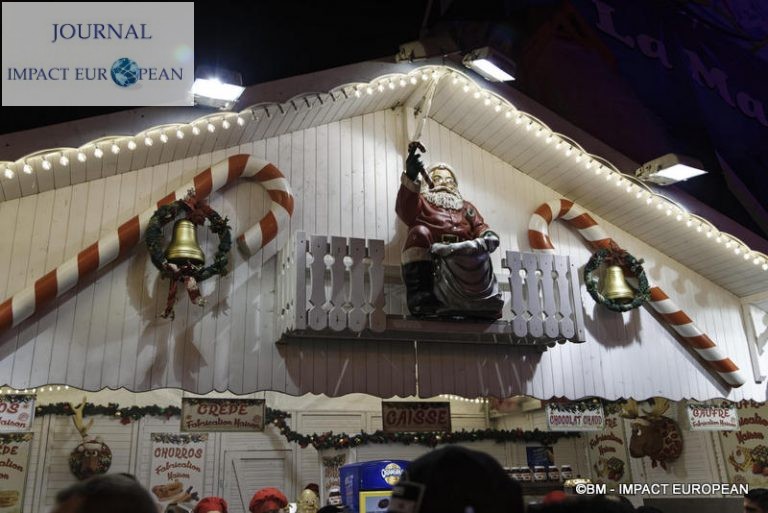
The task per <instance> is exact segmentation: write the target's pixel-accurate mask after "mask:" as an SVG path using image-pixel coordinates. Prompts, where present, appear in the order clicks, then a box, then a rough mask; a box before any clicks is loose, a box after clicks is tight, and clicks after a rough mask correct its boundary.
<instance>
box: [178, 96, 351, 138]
mask: <svg viewBox="0 0 768 513" xmlns="http://www.w3.org/2000/svg"><path fill="white" fill-rule="evenodd" d="M355 92H356V93H358V96H360V94H359V93H360V91H358V90H357V89H355ZM192 135H200V129H199V128H198V127H197V125H195V126H193V127H192Z"/></svg>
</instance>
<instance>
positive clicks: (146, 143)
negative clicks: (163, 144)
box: [144, 136, 155, 146]
mask: <svg viewBox="0 0 768 513" xmlns="http://www.w3.org/2000/svg"><path fill="white" fill-rule="evenodd" d="M153 144H155V141H153V140H152V138H151V137H150V136H146V137H145V138H144V146H152V145H153Z"/></svg>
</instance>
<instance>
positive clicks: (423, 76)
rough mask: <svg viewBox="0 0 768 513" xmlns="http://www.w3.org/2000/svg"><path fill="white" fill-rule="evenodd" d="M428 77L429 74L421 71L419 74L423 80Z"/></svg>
mask: <svg viewBox="0 0 768 513" xmlns="http://www.w3.org/2000/svg"><path fill="white" fill-rule="evenodd" d="M428 78H429V75H427V74H426V73H422V74H421V79H422V80H423V81H425V82H426V81H427V79H428Z"/></svg>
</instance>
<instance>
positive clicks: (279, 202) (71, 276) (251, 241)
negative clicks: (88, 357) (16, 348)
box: [0, 155, 293, 335]
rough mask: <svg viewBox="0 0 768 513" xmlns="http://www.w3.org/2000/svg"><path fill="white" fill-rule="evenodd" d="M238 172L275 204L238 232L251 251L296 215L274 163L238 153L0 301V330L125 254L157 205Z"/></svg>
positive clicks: (201, 191)
mask: <svg viewBox="0 0 768 513" xmlns="http://www.w3.org/2000/svg"><path fill="white" fill-rule="evenodd" d="M239 178H253V179H254V180H256V181H257V182H258V183H260V184H261V185H262V186H263V187H264V188H265V189H266V190H267V192H268V193H269V197H270V198H271V199H272V204H271V206H270V208H269V212H267V214H266V215H265V216H264V217H263V218H261V220H260V221H259V222H258V223H256V224H255V225H254V226H252V227H250V228H249V229H247V230H246V231H245V232H244V233H243V234H242V235H240V236H239V237H238V238H237V242H238V245H239V246H240V248H241V249H242V250H243V251H244V252H245V253H246V254H247V255H248V256H251V255H253V254H254V253H256V252H257V251H259V250H260V249H261V248H262V247H264V245H266V244H267V243H268V242H270V241H271V240H273V239H274V238H275V237H277V234H278V232H280V231H281V230H284V229H286V228H287V227H288V221H289V220H290V217H291V215H293V194H292V193H291V189H290V185H289V184H288V180H286V179H285V177H284V176H283V174H282V173H281V172H280V170H279V169H277V168H276V167H275V166H274V165H272V164H270V163H269V162H267V161H265V160H261V159H257V158H255V157H252V156H250V155H234V156H232V157H229V158H228V159H226V160H222V161H221V162H218V163H217V164H214V165H213V166H211V167H209V168H208V169H206V170H204V171H202V172H201V173H199V174H198V175H197V176H195V177H194V179H193V180H192V181H191V182H188V183H186V184H184V185H183V186H181V187H180V188H178V189H177V190H176V191H174V192H172V193H170V194H168V195H167V196H165V197H164V198H162V199H161V200H160V201H158V202H157V204H156V206H155V207H151V208H149V209H147V210H145V211H144V212H142V213H141V214H139V215H137V216H134V217H132V218H131V219H129V220H128V221H126V222H124V223H123V224H121V225H120V226H119V227H118V228H117V230H115V231H113V232H112V233H110V234H108V235H106V236H104V237H103V238H101V239H99V240H98V241H97V242H94V243H93V244H91V245H90V246H88V247H87V248H85V249H84V250H82V251H80V253H78V254H77V256H75V257H72V258H70V259H69V260H67V261H66V262H64V263H63V264H61V265H60V266H59V267H57V268H56V269H54V270H52V271H50V272H49V273H48V274H46V275H45V276H43V277H42V278H39V279H38V280H37V281H35V283H34V285H31V286H29V287H27V288H25V289H24V290H22V291H20V292H17V293H16V294H15V295H13V296H12V297H10V298H9V299H6V300H5V301H4V302H3V303H2V304H0V335H1V334H3V333H4V332H5V331H6V330H8V329H10V328H12V327H14V326H17V325H18V324H19V323H21V322H22V321H23V320H25V319H27V318H29V317H30V316H31V315H33V314H34V313H35V312H37V311H40V310H41V309H42V308H43V307H44V306H45V305H46V304H48V303H49V302H51V301H53V300H54V299H56V298H57V297H59V296H61V295H62V294H64V293H65V292H67V291H68V290H70V289H72V287H74V286H75V285H77V284H78V283H79V282H80V281H81V280H82V279H83V278H85V277H86V276H88V275H90V274H93V273H95V272H97V271H99V270H101V269H103V268H104V267H106V266H107V265H108V264H110V263H111V262H113V261H115V260H116V259H118V258H120V257H122V256H123V255H125V254H126V253H127V252H128V251H130V250H131V249H132V248H133V247H134V246H136V245H137V244H138V243H139V242H140V241H141V240H142V238H143V237H144V232H145V231H146V229H147V224H148V223H149V220H150V218H151V217H152V214H154V211H155V208H156V207H161V206H163V205H166V204H168V203H173V202H174V201H176V200H177V199H181V198H184V197H186V195H187V193H188V192H189V191H190V190H193V191H194V194H195V196H196V197H197V198H199V199H203V198H206V197H207V196H208V195H209V194H211V193H212V192H214V191H218V190H219V189H221V188H222V187H224V186H226V185H229V184H231V183H234V182H236V181H237V180H238V179H239Z"/></svg>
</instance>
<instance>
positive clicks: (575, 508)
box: [529, 496, 635, 513]
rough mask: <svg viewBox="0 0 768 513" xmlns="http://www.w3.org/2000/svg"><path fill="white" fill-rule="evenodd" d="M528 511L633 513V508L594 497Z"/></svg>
mask: <svg viewBox="0 0 768 513" xmlns="http://www.w3.org/2000/svg"><path fill="white" fill-rule="evenodd" d="M630 504H631V503H630ZM529 511H531V512H536V513H631V512H634V511H635V508H634V507H632V506H630V505H627V504H626V503H625V502H623V501H618V500H615V499H613V500H611V499H607V498H606V497H604V496H595V497H573V498H570V499H569V500H567V501H563V502H558V503H555V504H548V505H546V506H544V505H542V506H540V507H536V508H533V507H532V508H531V509H530V510H529Z"/></svg>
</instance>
